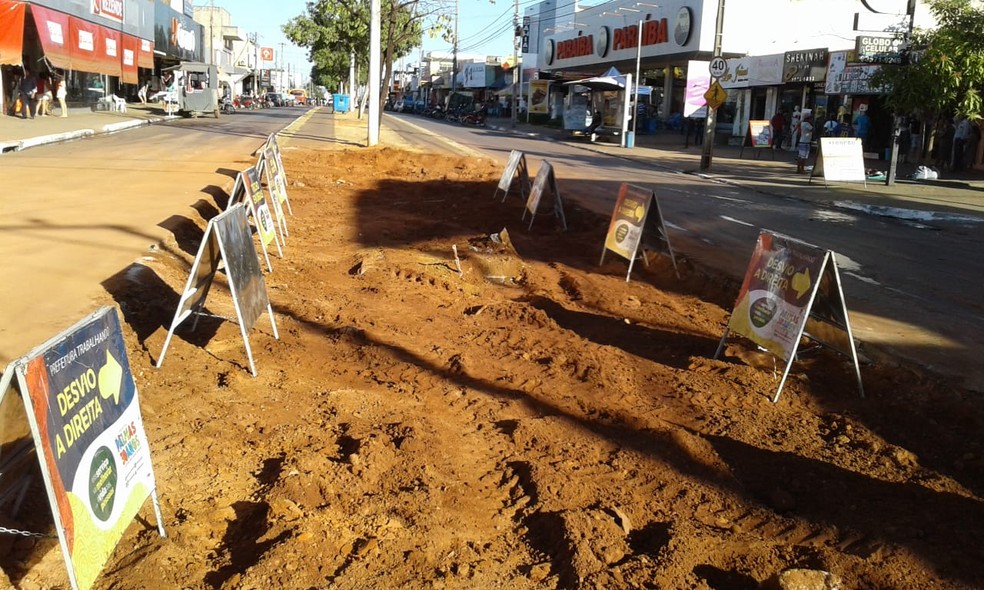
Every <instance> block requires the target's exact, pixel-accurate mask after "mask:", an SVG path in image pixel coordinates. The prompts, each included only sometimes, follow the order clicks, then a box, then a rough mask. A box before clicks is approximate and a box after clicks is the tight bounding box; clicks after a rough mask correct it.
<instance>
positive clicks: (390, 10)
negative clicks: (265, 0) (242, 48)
mask: <svg viewBox="0 0 984 590" xmlns="http://www.w3.org/2000/svg"><path fill="white" fill-rule="evenodd" d="M445 4H446V0H380V5H381V13H382V18H381V24H382V28H381V33H382V35H381V37H382V38H381V45H382V65H383V69H384V71H383V79H382V80H380V81H378V82H379V84H380V86H381V90H382V92H380V96H381V97H385V96H386V91H385V90H386V80H389V79H391V78H392V69H393V63H394V62H395V61H396V60H398V59H399V58H401V57H403V56H405V55H407V54H409V52H410V50H411V49H413V48H414V47H415V46H417V45H419V44H420V41H421V33H422V31H423V29H424V27H425V23H427V22H429V21H435V22H436V19H437V17H438V16H439V15H440V14H441V12H442V9H444V8H446V7H445ZM369 11H370V0H317V1H314V2H308V3H307V10H306V12H305V13H304V14H302V15H299V16H296V17H294V18H293V19H291V20H290V22H288V23H287V24H286V25H284V26H283V27H282V29H283V31H284V34H285V35H287V38H288V39H290V40H291V41H293V42H294V43H295V44H297V45H299V46H301V47H306V48H307V49H308V53H309V57H310V59H311V62H312V63H314V66H313V68H312V70H311V79H312V80H315V81H317V83H320V84H323V85H324V86H326V87H328V88H337V87H338V85H339V84H340V83H341V82H342V81H344V80H348V78H349V63H350V56H351V54H353V53H354V54H355V60H356V64H357V65H358V70H359V72H360V76H359V77H360V80H356V81H355V84H356V85H358V84H360V83H362V82H365V81H366V78H367V75H366V74H367V73H368V64H369V24H370V23H369V18H370V12H369Z"/></svg>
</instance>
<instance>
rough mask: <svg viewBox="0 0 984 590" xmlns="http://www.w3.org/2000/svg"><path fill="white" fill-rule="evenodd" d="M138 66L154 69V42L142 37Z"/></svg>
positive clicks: (138, 53)
mask: <svg viewBox="0 0 984 590" xmlns="http://www.w3.org/2000/svg"><path fill="white" fill-rule="evenodd" d="M137 67H141V68H147V69H149V70H152V69H154V42H153V41H148V40H147V39H140V51H138V52H137Z"/></svg>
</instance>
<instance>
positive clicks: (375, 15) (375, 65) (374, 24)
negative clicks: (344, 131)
mask: <svg viewBox="0 0 984 590" xmlns="http://www.w3.org/2000/svg"><path fill="white" fill-rule="evenodd" d="M369 6H370V8H369V14H370V17H369V19H370V20H369V138H368V142H367V143H368V144H369V147H372V146H374V145H376V144H378V143H379V117H380V113H379V84H380V75H379V70H380V67H379V65H380V64H379V62H380V56H379V51H380V37H381V36H382V34H381V33H382V31H381V24H380V8H379V0H372V1H371V2H370V3H369Z"/></svg>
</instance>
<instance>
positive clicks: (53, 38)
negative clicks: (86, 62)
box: [31, 4, 79, 70]
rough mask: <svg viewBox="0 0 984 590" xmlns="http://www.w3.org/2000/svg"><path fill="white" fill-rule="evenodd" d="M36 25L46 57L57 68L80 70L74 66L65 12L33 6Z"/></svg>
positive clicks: (67, 17) (32, 10)
mask: <svg viewBox="0 0 984 590" xmlns="http://www.w3.org/2000/svg"><path fill="white" fill-rule="evenodd" d="M31 13H32V14H33V15H34V24H35V25H36V26H37V29H38V37H39V39H40V40H41V48H42V49H43V50H44V56H45V57H46V58H48V61H49V62H51V64H52V65H53V66H55V67H56V68H63V69H66V70H67V69H79V68H75V67H73V64H72V47H71V45H70V35H69V19H70V18H71V17H69V16H68V15H67V14H65V13H63V12H58V11H56V10H51V9H50V8H45V7H43V6H38V5H37V4H32V5H31Z"/></svg>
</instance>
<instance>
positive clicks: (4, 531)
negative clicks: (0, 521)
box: [0, 526, 56, 539]
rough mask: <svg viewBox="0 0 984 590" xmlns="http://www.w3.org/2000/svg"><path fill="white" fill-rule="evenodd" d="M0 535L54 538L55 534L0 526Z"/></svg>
mask: <svg viewBox="0 0 984 590" xmlns="http://www.w3.org/2000/svg"><path fill="white" fill-rule="evenodd" d="M0 535H20V536H22V537H37V538H39V539H46V538H51V539H53V538H55V537H56V535H50V534H48V533H32V532H31V531H21V530H18V529H8V528H7V527H5V526H0Z"/></svg>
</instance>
